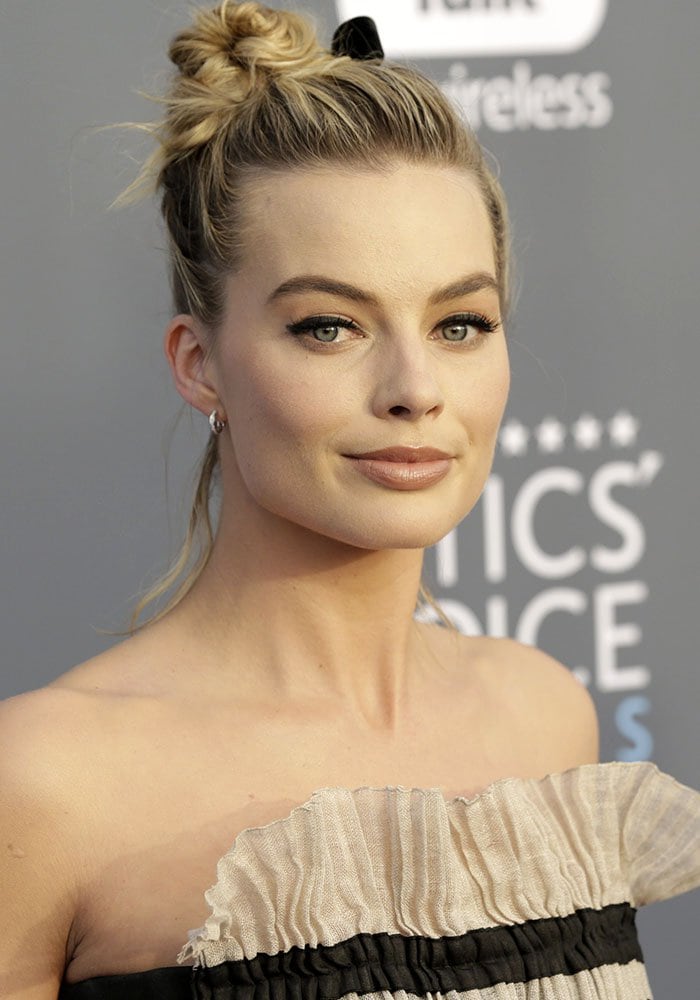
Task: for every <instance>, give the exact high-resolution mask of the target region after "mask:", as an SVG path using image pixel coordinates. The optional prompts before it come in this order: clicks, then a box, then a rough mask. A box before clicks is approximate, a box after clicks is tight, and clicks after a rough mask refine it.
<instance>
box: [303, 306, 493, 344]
mask: <svg viewBox="0 0 700 1000" xmlns="http://www.w3.org/2000/svg"><path fill="white" fill-rule="evenodd" d="M499 326H500V323H497V322H495V321H494V320H492V319H489V318H488V317H487V316H484V315H483V314H482V313H475V312H463V313H455V314H454V315H452V316H448V317H447V318H446V319H444V320H443V321H442V322H441V323H438V324H437V325H436V326H435V327H434V328H433V331H431V333H432V332H434V331H442V333H443V334H444V336H443V337H440V336H437V337H435V338H433V339H436V340H443V341H444V342H445V343H448V344H457V345H459V344H467V345H469V346H476V345H477V344H478V343H481V341H482V340H483V339H484V338H485V337H486V336H488V334H490V333H493V332H494V331H495V330H497V329H498V327H499ZM470 329H472V330H476V331H477V334H476V336H474V337H469V330H470ZM287 330H288V331H289V333H291V334H292V335H293V336H295V337H305V338H308V339H309V340H311V341H312V342H313V344H314V346H315V345H319V346H320V347H321V349H323V348H322V345H323V344H344V343H347V342H348V339H350V338H348V339H346V340H339V336H340V332H341V331H342V330H351V331H356V332H357V333H360V334H363V331H362V328H361V327H359V326H358V325H357V323H355V322H353V320H351V319H346V318H345V317H343V316H333V315H327V316H307V317H306V318H305V319H301V320H298V321H297V322H295V323H289V324H287Z"/></svg>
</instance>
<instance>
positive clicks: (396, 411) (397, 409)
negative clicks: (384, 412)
mask: <svg viewBox="0 0 700 1000" xmlns="http://www.w3.org/2000/svg"><path fill="white" fill-rule="evenodd" d="M410 412H411V411H410V410H409V408H408V407H407V406H392V407H390V408H389V413H392V414H393V415H394V416H395V417H401V416H403V415H404V414H405V413H410Z"/></svg>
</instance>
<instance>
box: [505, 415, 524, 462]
mask: <svg viewBox="0 0 700 1000" xmlns="http://www.w3.org/2000/svg"><path fill="white" fill-rule="evenodd" d="M529 437H530V432H529V430H528V429H527V427H525V426H524V425H523V424H521V423H520V421H519V420H509V421H508V423H507V424H504V425H503V427H502V428H501V434H500V439H501V451H502V452H503V454H504V455H524V454H525V452H526V451H527V442H528V439H529Z"/></svg>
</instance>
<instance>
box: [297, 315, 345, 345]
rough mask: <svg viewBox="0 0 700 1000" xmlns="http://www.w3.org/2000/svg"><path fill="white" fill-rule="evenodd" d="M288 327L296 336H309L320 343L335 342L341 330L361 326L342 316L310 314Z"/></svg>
mask: <svg viewBox="0 0 700 1000" xmlns="http://www.w3.org/2000/svg"><path fill="white" fill-rule="evenodd" d="M287 329H288V330H289V332H290V333H291V334H293V335H294V336H295V337H302V336H309V337H311V339H312V340H315V341H317V342H318V343H320V344H334V343H335V342H336V341H337V340H338V337H339V336H340V331H341V330H357V329H359V327H358V326H357V325H356V324H355V323H353V322H352V320H349V319H344V318H343V317H342V316H309V317H308V318H307V319H302V320H299V322H297V323H289V324H288V325H287Z"/></svg>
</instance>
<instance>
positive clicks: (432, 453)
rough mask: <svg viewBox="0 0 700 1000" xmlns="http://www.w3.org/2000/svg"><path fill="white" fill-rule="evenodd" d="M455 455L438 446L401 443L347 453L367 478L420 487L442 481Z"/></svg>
mask: <svg viewBox="0 0 700 1000" xmlns="http://www.w3.org/2000/svg"><path fill="white" fill-rule="evenodd" d="M453 457H454V456H452V455H449V454H448V453H447V452H444V451H440V449H439V448H405V447H402V446H400V445H395V446H393V447H391V448H380V449H379V450H378V451H366V452H363V453H362V454H360V455H346V456H345V458H348V459H351V460H352V461H353V463H354V465H355V467H356V468H357V469H358V470H359V471H360V472H361V473H362V475H363V476H364V477H365V478H366V479H369V480H371V481H372V482H374V483H376V484H378V485H380V486H384V487H388V488H389V489H392V490H421V489H424V488H425V487H427V486H433V485H434V484H435V483H439V482H440V480H441V479H444V478H445V476H446V475H447V473H448V472H449V471H450V466H451V464H452V458H453Z"/></svg>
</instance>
